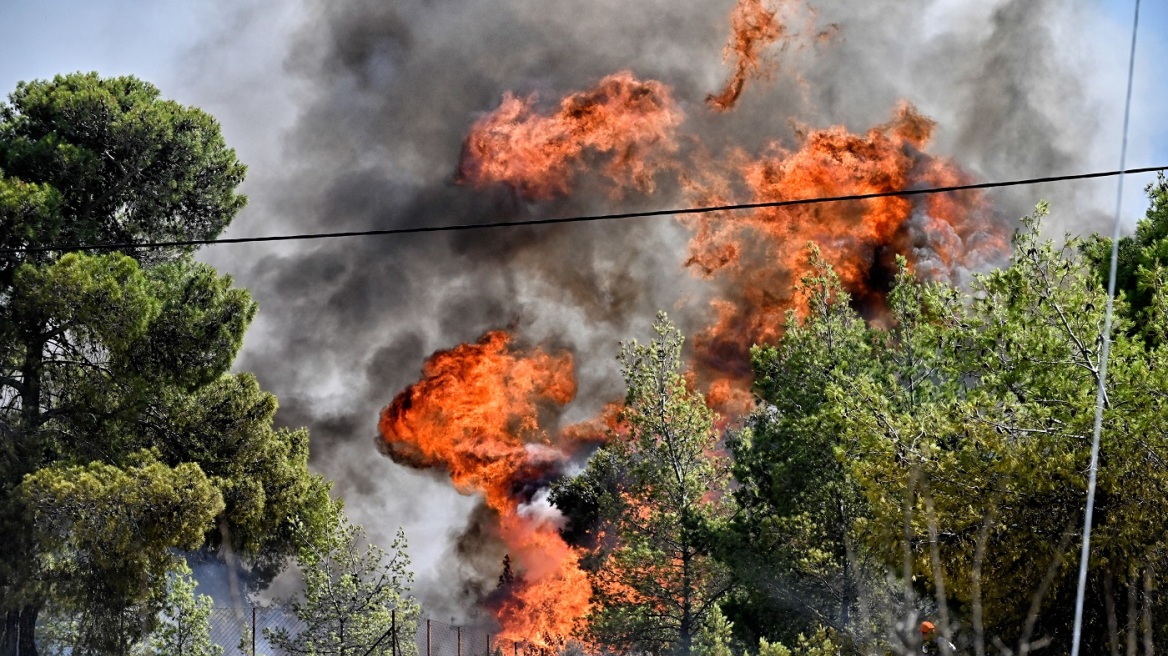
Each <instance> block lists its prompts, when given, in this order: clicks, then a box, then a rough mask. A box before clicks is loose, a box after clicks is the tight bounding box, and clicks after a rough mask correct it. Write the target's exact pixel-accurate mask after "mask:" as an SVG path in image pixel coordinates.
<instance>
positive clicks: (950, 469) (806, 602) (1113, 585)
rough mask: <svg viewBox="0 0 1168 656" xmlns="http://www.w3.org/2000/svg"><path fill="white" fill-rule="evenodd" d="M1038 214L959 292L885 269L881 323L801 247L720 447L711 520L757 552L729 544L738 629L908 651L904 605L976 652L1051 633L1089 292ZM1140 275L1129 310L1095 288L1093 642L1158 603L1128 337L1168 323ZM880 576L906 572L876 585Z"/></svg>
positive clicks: (1081, 473) (1079, 466) (1081, 452)
mask: <svg viewBox="0 0 1168 656" xmlns="http://www.w3.org/2000/svg"><path fill="white" fill-rule="evenodd" d="M1044 211H1045V209H1044V208H1040V211H1039V215H1041V213H1043V212H1044ZM1155 211H1159V210H1158V209H1157V208H1154V212H1155ZM1037 216H1038V215H1036V217H1035V218H1032V219H1028V220H1027V221H1026V222H1025V223H1024V225H1023V228H1022V229H1021V230H1020V231H1019V232H1018V234H1017V236H1016V238H1015V241H1014V256H1013V259H1012V261H1011V263H1010V265H1009V266H1008V267H1006V268H1004V269H1001V270H997V271H993V272H991V273H988V274H985V275H981V276H977V277H975V279H974V281H973V283H972V284H971V285H970V288H968V289H957V288H954V287H951V286H949V285H945V284H941V283H927V282H922V281H920V280H918V279H916V278H915V277H914V276H912V275H911V274H910V273H909V272H908V271H907V270H902V272H901V274H900V276H899V277H898V278H897V280H896V283H895V285H894V288H893V290H892V292H891V294H890V296H889V299H888V305H889V312H890V315H891V316H890V318H891V322H890V325H891V327H889V328H887V329H884V328H877V327H869V326H865V325H864V324H863V322H862V321H861V320H860V318H859V317H858V315H857V314H856V313H855V311H854V310H852V308H851V307H850V306H849V305H848V299H847V297H846V295H844V293H843V292H842V289H841V288H840V286H839V283H838V281H836V280H835V279H834V276H833V275H832V274H831V271H830V268H828V267H825V266H824V265H822V263H819V262H818V261H817V260H816V259H815V257H814V255H813V258H812V267H813V272H812V274H811V275H810V276H809V278H808V279H807V283H808V284H810V285H811V287H812V289H811V293H810V294H809V295H808V298H809V299H810V304H809V306H808V307H807V308H806V311H805V312H804V313H803V314H802V318H796V315H794V314H792V315H791V318H790V320H789V325H788V328H787V331H786V333H785V335H784V337H783V338H782V340H781V341H780V343H779V344H778V345H777V346H776V347H773V348H760V349H758V350H756V352H755V367H756V372H757V376H758V378H757V383H756V385H757V388H756V389H757V390H758V393H759V397H760V402H761V403H760V408H759V410H758V411H757V412H756V414H755V416H754V417H753V418H752V420H751V421H750V422H749V427H748V430H746V431H744V432H743V434H742V435H741V436H740V438H739V439H738V440H736V441H733V442H732V447H733V452H734V456H735V463H736V464H735V467H736V468H735V473H736V475H737V477H738V480H739V482H740V484H741V485H740V487H739V488H738V490H737V494H736V498H737V499H738V500H739V503H740V506H741V512H740V513H739V515H738V516H737V517H736V522H735V523H734V528H735V531H734V532H733V533H732V536H733V538H735V539H737V540H739V543H738V548H739V549H741V548H742V544H744V543H747V542H749V543H751V544H760V545H761V546H763V548H764V549H766V552H765V553H767V554H768V556H769V557H768V558H765V559H750V558H745V559H742V558H739V559H732V562H735V563H736V564H737V568H736V571H737V572H739V573H740V583H741V585H742V592H741V593H740V595H739V598H740V599H741V600H742V603H741V605H740V606H739V607H738V608H737V610H738V611H739V612H740V613H741V615H742V617H743V619H745V620H747V621H753V622H756V623H757V626H758V627H759V628H755V627H753V626H748V628H750V629H752V630H753V631H757V632H761V633H768V632H769V633H771V635H767V636H766V637H768V638H769V637H772V635H775V633H778V635H779V637H784V638H785V637H787V636H788V635H789V631H791V630H796V629H797V630H800V631H809V630H813V629H814V628H815V627H817V626H818V627H829V628H831V629H833V630H835V631H838V632H840V633H841V634H846V635H848V636H849V640H850V642H851V645H852V647H851V648H852V649H856V650H858V651H865V652H866V651H869V650H871V649H886V648H889V645H898V644H901V642H902V641H903V643H905V644H904V647H905V648H908V649H912V648H914V647H913V644H914V639H915V636H914V635H913V632H912V631H911V624H912V622H913V620H912V618H913V617H917V616H919V615H920V614H921V613H924V614H926V615H929V616H930V617H931V618H932V619H933V620H934V621H935V622H936V623H937V625H938V629H939V631H940V632H941V633H942V635H947V636H950V637H951V639H952V640H953V641H954V642H955V643H956V644H957V645H958V647H959V648H961V649H967V650H969V651H972V652H976V653H985V649H986V645H987V644H990V643H991V642H994V643H995V644H996V642H997V641H1000V642H1001V643H1002V644H1006V645H1013V647H1012V648H1013V649H1015V650H1017V651H1019V652H1021V651H1025V650H1027V649H1029V647H1028V645H1032V644H1042V643H1043V642H1044V641H1048V640H1049V641H1053V642H1054V643H1055V644H1061V645H1065V644H1068V643H1069V641H1070V628H1071V627H1070V620H1071V618H1072V617H1073V604H1074V587H1075V583H1076V577H1075V576H1074V572H1075V568H1074V566H1075V564H1076V563H1077V562H1078V553H1077V549H1078V544H1079V540H1080V537H1081V532H1082V517H1083V514H1082V513H1083V503H1084V499H1085V490H1086V468H1087V460H1088V457H1089V445H1090V438H1091V432H1092V422H1093V416H1094V408H1095V399H1096V393H1095V391H1096V386H1097V384H1098V378H1097V376H1098V375H1099V371H1098V367H1099V352H1100V345H1101V330H1102V326H1103V313H1104V308H1105V305H1106V294H1105V291H1104V290H1103V289H1102V287H1101V286H1100V284H1099V282H1098V278H1097V276H1096V275H1095V272H1094V270H1093V268H1092V264H1091V262H1090V261H1089V260H1087V259H1085V258H1084V257H1082V256H1080V252H1081V251H1082V246H1081V245H1080V244H1079V243H1078V242H1077V241H1075V240H1068V241H1067V242H1066V243H1065V244H1064V245H1063V246H1055V245H1054V244H1053V243H1049V242H1042V241H1041V240H1040V238H1039V237H1038V227H1039V226H1038V218H1037ZM1140 234H1141V235H1148V234H1150V232H1149V228H1148V226H1147V224H1144V225H1143V226H1141V232H1140ZM1152 282H1153V283H1155V282H1156V281H1155V280H1153V281H1152ZM1144 291H1145V292H1146V293H1147V297H1146V301H1145V302H1144V303H1143V304H1142V305H1141V306H1140V307H1139V308H1138V309H1131V308H1130V307H1129V306H1128V305H1127V304H1126V303H1124V302H1123V301H1122V299H1121V300H1120V301H1119V302H1118V303H1117V305H1116V311H1117V314H1118V318H1117V321H1116V323H1115V334H1114V335H1113V338H1114V340H1115V341H1114V343H1113V346H1112V350H1111V355H1112V357H1111V360H1110V365H1109V371H1108V378H1107V399H1106V406H1105V413H1104V426H1103V435H1104V441H1103V456H1102V461H1101V468H1100V476H1099V496H1098V498H1097V503H1096V515H1095V517H1096V525H1095V529H1094V534H1093V543H1092V554H1093V557H1092V560H1091V569H1090V572H1089V586H1088V608H1087V614H1086V628H1085V641H1086V644H1087V648H1088V651H1089V652H1095V653H1099V652H1102V651H1104V650H1106V649H1108V648H1109V646H1110V645H1118V644H1120V643H1121V642H1125V641H1127V640H1132V641H1134V640H1135V639H1136V637H1137V634H1138V635H1139V638H1140V639H1141V640H1143V639H1145V638H1147V639H1151V638H1152V633H1153V632H1154V631H1158V630H1159V629H1155V628H1154V627H1162V626H1164V619H1166V618H1168V614H1166V612H1168V608H1166V607H1165V606H1163V604H1162V602H1160V601H1159V600H1158V599H1157V598H1156V597H1154V596H1151V595H1149V594H1147V592H1146V590H1147V589H1150V588H1152V587H1154V582H1153V581H1154V576H1155V572H1157V571H1161V570H1162V568H1163V565H1164V562H1163V560H1164V556H1165V555H1166V553H1168V551H1166V546H1168V544H1166V542H1165V538H1164V534H1163V532H1162V531H1161V530H1159V521H1158V519H1157V518H1159V517H1162V516H1164V515H1165V513H1168V467H1165V461H1164V455H1168V423H1165V422H1168V414H1165V412H1164V411H1165V407H1164V403H1165V400H1166V395H1165V392H1164V390H1166V389H1168V350H1165V347H1164V346H1161V345H1160V341H1159V340H1158V339H1151V340H1148V339H1145V338H1144V336H1145V335H1149V336H1154V335H1160V334H1164V332H1163V331H1164V330H1165V329H1166V328H1168V324H1165V315H1164V314H1163V313H1159V312H1153V311H1150V310H1152V309H1155V308H1157V307H1162V305H1163V303H1164V299H1165V290H1164V288H1163V287H1162V286H1161V285H1159V284H1158V283H1157V284H1152V285H1151V286H1150V287H1147V288H1146V289H1145V290H1144ZM1133 314H1134V315H1136V316H1138V317H1139V318H1140V321H1141V325H1140V329H1139V330H1134V329H1132V325H1133V324H1132V321H1131V319H1130V317H1132V316H1133ZM759 572H762V573H764V574H766V576H761V577H760V576H759V575H758V573H759ZM886 572H887V573H892V574H894V575H895V577H896V579H895V580H901V581H906V582H907V583H908V585H907V587H905V588H904V589H902V590H898V589H897V586H896V585H892V584H882V577H883V575H884V573H886ZM906 574H907V575H909V576H906ZM760 581H761V584H760V583H759V582H760ZM772 582H775V583H774V584H773V585H772ZM777 590H783V591H794V593H795V594H793V595H785V594H780V593H778V592H777ZM732 608H734V607H733V606H732ZM890 608H899V609H900V610H899V611H897V612H891V613H890V612H889V609H890ZM1124 615H1126V617H1123V616H1124ZM898 618H899V620H898ZM739 621H742V620H739ZM898 621H899V622H900V624H899V625H898ZM779 626H783V627H786V628H787V635H783V633H784V632H783V631H782V630H781V629H779V630H778V631H776V629H777V627H779ZM897 626H900V627H902V629H904V630H898V629H897V628H896V627H897ZM768 629H769V631H768ZM744 633H745V632H744ZM898 635H899V636H900V637H896V636H898ZM1157 637H1160V636H1157ZM890 639H891V640H892V643H889V642H888V641H889V640H890ZM880 645H885V647H880Z"/></svg>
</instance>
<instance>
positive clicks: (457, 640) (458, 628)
mask: <svg viewBox="0 0 1168 656" xmlns="http://www.w3.org/2000/svg"><path fill="white" fill-rule="evenodd" d="M454 630H455V631H457V632H458V633H457V634H456V635H457V637H456V638H455V644H456V645H458V646H457V647H456V649H457V653H458V656H462V627H461V626H456V627H454Z"/></svg>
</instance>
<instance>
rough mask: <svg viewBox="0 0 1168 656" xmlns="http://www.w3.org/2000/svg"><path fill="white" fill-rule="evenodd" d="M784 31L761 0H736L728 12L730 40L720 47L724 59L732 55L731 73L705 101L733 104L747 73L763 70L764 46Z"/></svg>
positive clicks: (727, 106) (719, 107)
mask: <svg viewBox="0 0 1168 656" xmlns="http://www.w3.org/2000/svg"><path fill="white" fill-rule="evenodd" d="M787 34H788V32H787V27H786V26H785V25H783V23H781V22H780V21H779V19H778V15H777V12H775V11H772V10H770V9H767V7H766V5H765V4H763V0H738V4H736V5H735V6H734V9H733V11H731V13H730V41H729V42H728V43H727V44H726V48H725V50H723V51H722V55H723V57H725V58H726V59H727V60H729V59H730V58H731V57H733V59H734V73H733V75H731V76H730V80H729V81H728V82H726V86H725V87H724V88H723V89H722V90H721V91H720V92H718V93H716V94H710V95H709V96H707V97H706V102H708V103H709V104H710V106H711V107H713V108H714V109H717V110H721V111H726V110H728V109H731V108H732V107H734V104H735V103H737V102H738V97H739V96H741V95H742V89H743V87H744V86H746V78H747V76H748V75H749V74H750V73H752V72H754V73H756V74H757V73H759V72H765V69H764V67H763V58H762V52H763V50H765V49H766V48H767V47H768V46H770V45H771V44H773V43H775V42H776V41H778V40H779V39H782V38H784V37H785V36H787Z"/></svg>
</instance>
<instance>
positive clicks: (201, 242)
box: [0, 164, 1168, 255]
mask: <svg viewBox="0 0 1168 656" xmlns="http://www.w3.org/2000/svg"><path fill="white" fill-rule="evenodd" d="M1166 169H1168V164H1166V165H1162V166H1146V167H1143V168H1138V169H1127V170H1124V169H1119V170H1116V171H1096V172H1093V173H1074V174H1070V175H1054V176H1047V177H1042V178H1026V179H1021V180H1003V181H998V182H978V183H973V184H963V185H950V186H945V187H922V188H918V189H901V190H896V191H878V192H873V193H868V194H849V195H845V196H822V197H814V198H793V199H790V200H776V201H765V202H757V203H737V204H732V205H709V206H704V207H681V208H671V209H662V210H646V211H638V212H619V213H615V214H587V215H580V216H565V217H552V218H542V219H523V220H518V221H496V222H491V223H460V224H448V225H437V226H410V227H405V228H384V229H375V230H351V231H344V232H316V233H301V234H288V235H267V236H257V237H224V238H218V239H184V240H176V241H157V242H123V243H91V244H50V245H47V246H28V247H23V248H0V255H12V254H18V253H44V252H66V251H119V250H129V249H154V248H181V247H187V246H219V245H225V244H256V243H264V242H276V241H309V240H317V239H343V238H348V237H380V236H388V235H412V234H421V233H427V232H458V231H464V230H487V229H493V228H517V227H523V226H541V225H555V224H560V223H592V222H599V221H624V220H629V219H640V218H649V217H657V216H686V215H695V214H715V213H718V212H741V211H746V210H760V209H768V208H776V207H793V206H797V205H818V204H821V203H841V202H846V201H863V200H872V199H876V198H894V197H901V196H922V195H928V194H945V193H953V192H958V191H973V190H978V189H998V188H1002V187H1018V186H1024V185H1036V184H1043V183H1048V182H1066V181H1070V180H1089V179H1093V178H1110V177H1115V176H1122V175H1131V174H1136V173H1152V172H1155V171H1163V170H1166Z"/></svg>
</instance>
